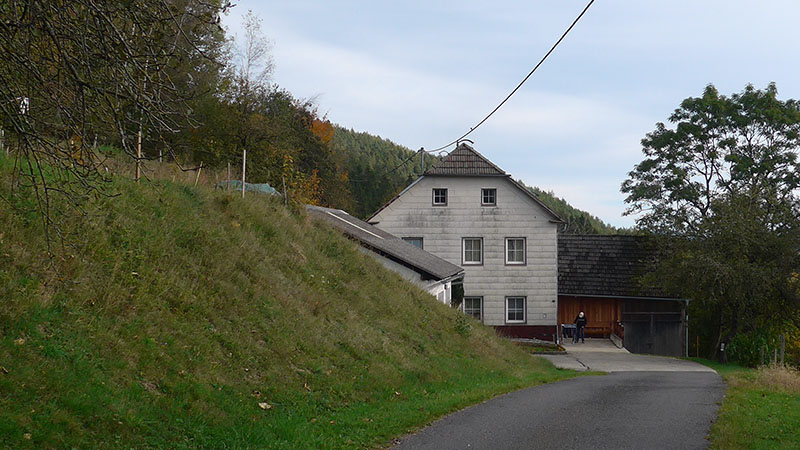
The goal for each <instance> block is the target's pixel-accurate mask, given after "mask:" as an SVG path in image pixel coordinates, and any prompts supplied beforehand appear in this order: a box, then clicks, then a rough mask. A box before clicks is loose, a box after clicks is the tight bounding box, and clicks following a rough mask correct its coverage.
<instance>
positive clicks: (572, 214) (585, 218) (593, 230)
mask: <svg viewBox="0 0 800 450" xmlns="http://www.w3.org/2000/svg"><path fill="white" fill-rule="evenodd" d="M519 183H520V184H521V185H523V186H525V189H527V190H529V191H530V192H532V193H533V194H534V195H536V197H537V198H539V200H541V202H542V203H544V204H545V205H546V206H547V207H548V208H550V209H551V210H553V212H555V213H556V214H558V216H559V217H561V218H562V219H563V220H564V221H566V222H567V224H566V226H565V227H563V228H559V232H561V233H565V234H614V233H620V232H623V231H625V230H619V229H617V228H615V227H613V226H611V225H608V224H607V223H605V222H603V221H602V220H601V219H600V218H598V217H596V216H593V215H592V214H590V213H588V212H586V211H583V210H580V209H578V208H575V207H574V206H572V205H570V204H569V203H567V201H566V200H564V199H563V198H560V197H557V196H556V194H555V193H554V192H552V191H550V192H546V191H544V190H542V189H539V188H538V187H535V186H527V185H525V183H523V182H522V181H519Z"/></svg>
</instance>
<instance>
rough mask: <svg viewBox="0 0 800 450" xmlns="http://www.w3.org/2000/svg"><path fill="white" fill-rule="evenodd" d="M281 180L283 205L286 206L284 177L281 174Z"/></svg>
mask: <svg viewBox="0 0 800 450" xmlns="http://www.w3.org/2000/svg"><path fill="white" fill-rule="evenodd" d="M281 182H283V206H286V204H287V203H288V202H287V198H286V177H285V176H284V175H281Z"/></svg>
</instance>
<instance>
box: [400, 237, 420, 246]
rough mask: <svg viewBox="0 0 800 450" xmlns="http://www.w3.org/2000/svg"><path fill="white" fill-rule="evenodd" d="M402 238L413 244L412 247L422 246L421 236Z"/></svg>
mask: <svg viewBox="0 0 800 450" xmlns="http://www.w3.org/2000/svg"><path fill="white" fill-rule="evenodd" d="M403 240H404V241H406V242H408V243H409V244H411V245H413V246H414V247H419V248H422V238H421V237H404V238H403Z"/></svg>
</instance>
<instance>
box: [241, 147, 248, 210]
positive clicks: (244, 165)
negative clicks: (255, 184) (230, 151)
mask: <svg viewBox="0 0 800 450" xmlns="http://www.w3.org/2000/svg"><path fill="white" fill-rule="evenodd" d="M246 172H247V149H246V148H245V149H242V198H244V175H245V173H246Z"/></svg>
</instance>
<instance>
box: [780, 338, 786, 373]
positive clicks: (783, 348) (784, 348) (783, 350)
mask: <svg viewBox="0 0 800 450" xmlns="http://www.w3.org/2000/svg"><path fill="white" fill-rule="evenodd" d="M785 353H786V335H785V334H781V366H783V355H784V354H785Z"/></svg>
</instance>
